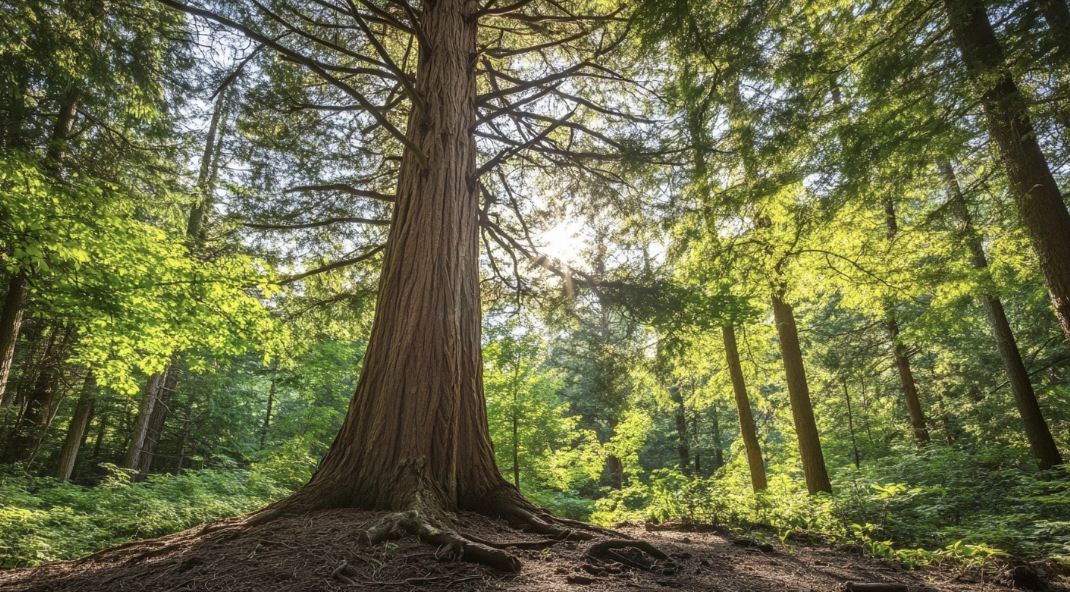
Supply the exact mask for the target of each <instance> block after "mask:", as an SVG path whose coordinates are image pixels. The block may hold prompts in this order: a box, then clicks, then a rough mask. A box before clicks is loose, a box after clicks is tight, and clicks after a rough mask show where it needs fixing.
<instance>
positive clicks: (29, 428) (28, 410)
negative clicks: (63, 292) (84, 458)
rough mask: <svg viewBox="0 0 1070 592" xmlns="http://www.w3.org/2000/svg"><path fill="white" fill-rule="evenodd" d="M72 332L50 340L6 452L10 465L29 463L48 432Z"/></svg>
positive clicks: (55, 334)
mask: <svg viewBox="0 0 1070 592" xmlns="http://www.w3.org/2000/svg"><path fill="white" fill-rule="evenodd" d="M70 337H71V329H70V327H69V326H68V327H67V328H57V329H56V330H55V331H54V332H53V333H52V335H51V336H50V337H49V341H48V346H47V347H46V349H45V354H44V356H43V358H42V359H41V362H40V366H41V368H40V372H39V373H38V374H37V379H36V380H34V383H33V385H34V386H33V389H32V390H31V391H30V393H29V395H28V396H27V398H26V404H25V409H24V410H23V413H22V417H21V418H20V420H19V422H18V423H17V424H16V426H15V430H14V432H13V433H12V435H11V442H10V445H9V448H10V450H9V451H8V455H9V458H10V460H11V461H12V462H20V461H27V460H32V459H33V458H34V456H35V455H36V454H37V449H38V448H39V447H40V446H41V443H42V442H43V441H44V438H45V435H46V434H47V433H48V426H49V424H50V423H51V422H52V417H53V413H52V410H53V409H52V407H53V403H54V402H55V395H56V387H57V386H58V385H59V379H60V370H61V369H62V362H63V360H64V359H65V358H66V351H67V346H68V345H69V344H68V340H69V339H70Z"/></svg>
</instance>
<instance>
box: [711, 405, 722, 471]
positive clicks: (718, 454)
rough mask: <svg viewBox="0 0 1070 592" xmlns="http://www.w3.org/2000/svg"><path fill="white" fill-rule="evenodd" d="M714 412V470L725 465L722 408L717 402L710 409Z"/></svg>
mask: <svg viewBox="0 0 1070 592" xmlns="http://www.w3.org/2000/svg"><path fill="white" fill-rule="evenodd" d="M710 411H712V412H713V414H712V415H713V422H712V423H713V426H712V427H713V470H714V472H716V471H717V469H720V468H721V467H723V466H724V442H723V441H722V438H721V409H720V407H718V405H717V403H716V402H715V403H714V404H713V407H712V408H711V409H710Z"/></svg>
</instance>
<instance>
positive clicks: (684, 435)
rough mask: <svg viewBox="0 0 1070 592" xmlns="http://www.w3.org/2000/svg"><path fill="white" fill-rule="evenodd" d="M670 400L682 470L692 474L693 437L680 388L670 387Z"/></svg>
mask: <svg viewBox="0 0 1070 592" xmlns="http://www.w3.org/2000/svg"><path fill="white" fill-rule="evenodd" d="M667 390H668V391H669V398H670V399H672V402H673V406H674V413H673V415H674V416H675V419H676V452H677V454H678V455H679V457H680V470H682V471H683V472H684V473H687V474H690V473H691V444H690V441H691V435H690V433H689V432H688V429H687V406H686V405H684V397H683V395H681V394H680V389H679V387H676V386H670V387H669V388H668V389H667Z"/></svg>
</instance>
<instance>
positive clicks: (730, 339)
mask: <svg viewBox="0 0 1070 592" xmlns="http://www.w3.org/2000/svg"><path fill="white" fill-rule="evenodd" d="M721 337H722V338H723V339H724V353H725V359H726V361H727V362H728V374H729V376H731V378H732V392H733V393H735V396H736V411H737V413H738V414H739V435H740V437H742V438H743V446H744V447H745V448H746V450H747V466H749V467H750V484H751V487H752V488H753V489H754V491H760V490H762V489H766V488H768V487H769V483H768V481H767V480H766V477H765V462H764V461H763V460H762V447H761V444H759V442H758V432H757V430H755V429H754V415H753V414H752V413H751V409H750V397H748V396H747V383H746V381H744V379H743V366H742V365H741V364H740V363H739V346H738V345H736V330H735V328H734V327H732V326H731V325H728V326H725V327H721Z"/></svg>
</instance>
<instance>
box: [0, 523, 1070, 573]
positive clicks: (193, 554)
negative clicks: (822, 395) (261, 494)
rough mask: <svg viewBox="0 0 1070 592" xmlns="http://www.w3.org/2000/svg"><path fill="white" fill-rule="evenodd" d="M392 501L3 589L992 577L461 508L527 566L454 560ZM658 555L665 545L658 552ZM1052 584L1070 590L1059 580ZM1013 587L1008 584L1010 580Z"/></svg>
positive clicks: (93, 563)
mask: <svg viewBox="0 0 1070 592" xmlns="http://www.w3.org/2000/svg"><path fill="white" fill-rule="evenodd" d="M384 515H386V513H383V512H364V511H358V510H332V511H325V512H317V513H314V514H309V515H305V516H290V517H284V518H279V519H276V520H273V521H271V522H267V523H265V524H261V525H259V526H254V527H248V528H246V527H241V526H238V525H239V524H240V522H239V520H230V521H227V520H224V521H219V522H215V523H212V524H209V525H205V526H202V527H198V528H195V529H192V530H189V531H186V532H183V533H178V534H175V535H171V536H168V537H163V538H160V539H153V540H149V541H140V542H136V543H131V544H128V545H124V546H120V547H116V548H113V549H109V550H106V551H102V552H101V553H97V554H95V555H91V556H89V557H86V558H83V559H80V560H76V561H66V562H62V563H55V564H51V565H45V566H41V567H37V568H33V569H21V570H12V571H7V572H0V590H3V591H5V592H8V591H10V592H16V591H18V592H30V591H33V592H45V591H64V592H104V591H107V592H112V591H116V590H123V591H143V590H144V591H149V590H151V591H154V592H165V591H166V592H171V591H175V592H179V591H183V590H205V591H227V592H231V591H235V592H236V591H244V590H249V591H254V590H255V591H257V592H274V591H284V590H285V591H293V592H297V591H301V592H313V591H341V590H415V589H420V590H428V591H437V590H480V591H482V590H508V591H514V590H515V591H536V590H537V591H547V590H556V591H561V590H573V591H577V592H578V591H581V590H666V589H676V590H684V591H699V590H702V591H712V590H716V591H720V592H736V591H739V592H744V591H755V592H757V591H762V592H767V591H771V590H799V591H807V592H810V591H824V590H828V591H832V590H841V589H843V587H844V585H845V583H846V582H849V581H853V582H867V583H878V582H884V583H898V584H904V585H906V586H908V588H909V589H910V590H938V591H960V590H961V591H965V590H979V589H981V588H982V586H983V587H986V588H988V589H999V587H998V586H994V585H993V584H992V583H991V582H989V583H987V584H982V582H981V580H980V575H981V574H978V573H968V572H961V571H955V570H949V569H937V568H926V569H920V570H905V569H903V568H901V567H898V566H896V565H894V564H892V563H889V562H885V561H882V560H878V559H873V558H864V557H859V556H858V555H854V554H849V553H843V552H837V551H834V550H832V549H831V548H829V547H828V546H823V545H812V546H811V545H800V544H794V543H793V544H790V545H781V544H779V543H777V544H775V545H771V546H770V545H765V544H761V545H758V544H755V545H751V544H739V540H738V539H733V538H732V537H731V536H728V535H725V534H718V533H717V532H677V531H668V530H659V531H656V532H644V531H642V530H640V529H638V528H635V527H626V528H625V530H624V533H625V534H627V535H630V536H634V537H637V538H642V540H644V541H647V542H649V543H652V544H653V545H654V547H656V548H657V549H658V550H660V551H661V552H663V553H664V555H662V553H658V552H657V551H654V550H651V551H653V554H651V553H647V552H644V551H642V550H640V549H636V548H615V547H614V544H613V542H612V541H607V540H605V539H595V540H593V541H571V540H563V541H555V540H549V539H546V537H545V536H542V535H536V534H531V533H527V532H521V531H517V530H515V529H512V528H510V527H508V526H507V525H506V524H505V523H504V522H499V521H496V520H493V519H489V518H487V517H485V516H482V515H479V514H471V513H464V512H462V513H458V514H455V515H451V518H452V520H453V522H454V524H455V525H456V526H457V527H458V528H460V529H463V530H464V532H465V534H466V535H469V534H471V535H473V536H476V537H478V538H479V539H481V540H483V541H487V542H490V543H494V544H495V546H504V547H505V548H507V549H508V550H509V551H510V552H512V553H515V554H516V555H517V556H518V557H519V558H520V559H521V562H522V563H523V570H522V571H521V572H520V573H517V574H513V573H505V572H500V571H497V570H494V569H491V568H488V567H485V566H483V565H478V564H473V563H466V562H464V561H456V560H453V558H450V557H448V556H449V555H450V554H449V553H444V552H443V551H444V550H443V549H442V548H435V547H433V546H430V545H428V544H425V543H421V542H420V541H418V540H417V538H416V537H415V536H405V537H403V538H401V539H398V540H396V541H388V542H385V543H381V544H378V545H374V546H367V545H365V544H362V542H361V536H362V534H363V533H364V532H365V531H366V529H368V528H369V527H371V526H372V525H374V524H376V523H377V522H378V521H379V520H380V519H381V518H382V517H383V516H384ZM658 556H661V557H660V558H659V557H658ZM1048 585H1049V589H1051V590H1068V588H1065V587H1062V586H1060V585H1058V584H1056V583H1053V582H1049V584H1048ZM1002 589H1007V588H1002Z"/></svg>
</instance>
